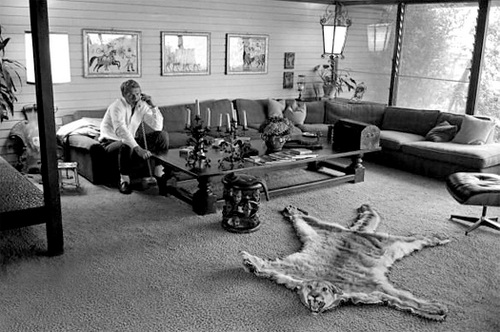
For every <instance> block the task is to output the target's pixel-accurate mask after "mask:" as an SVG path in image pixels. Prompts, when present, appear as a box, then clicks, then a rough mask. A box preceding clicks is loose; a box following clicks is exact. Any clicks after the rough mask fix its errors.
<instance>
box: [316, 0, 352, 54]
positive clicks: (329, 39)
mask: <svg viewBox="0 0 500 332" xmlns="http://www.w3.org/2000/svg"><path fill="white" fill-rule="evenodd" d="M334 6H335V9H334V10H329V8H330V6H328V7H327V8H326V11H325V15H324V16H323V17H322V18H321V19H320V23H321V28H322V31H323V55H328V56H330V57H331V56H333V57H339V56H341V55H342V53H343V52H344V47H345V42H346V40H347V30H348V28H349V26H350V25H351V19H350V18H349V17H348V14H347V10H346V9H345V8H344V6H343V5H342V4H340V3H338V2H336V3H335V4H334Z"/></svg>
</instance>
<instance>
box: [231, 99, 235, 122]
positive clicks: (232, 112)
mask: <svg viewBox="0 0 500 332" xmlns="http://www.w3.org/2000/svg"><path fill="white" fill-rule="evenodd" d="M231 117H232V118H233V120H235V121H236V110H235V109H234V105H233V104H232V103H231Z"/></svg>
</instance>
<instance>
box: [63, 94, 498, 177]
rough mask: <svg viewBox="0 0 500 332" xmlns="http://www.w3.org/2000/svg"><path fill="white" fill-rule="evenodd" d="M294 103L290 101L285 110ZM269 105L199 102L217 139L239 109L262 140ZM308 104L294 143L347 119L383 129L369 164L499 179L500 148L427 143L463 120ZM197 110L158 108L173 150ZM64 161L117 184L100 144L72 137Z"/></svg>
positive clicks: (369, 106) (341, 102)
mask: <svg viewBox="0 0 500 332" xmlns="http://www.w3.org/2000/svg"><path fill="white" fill-rule="evenodd" d="M292 103H294V100H293V99H287V100H285V105H286V107H288V106H290V105H292ZM268 104H269V100H268V99H244V98H238V99H235V100H233V101H231V100H229V99H219V100H206V101H202V102H200V117H201V119H202V120H203V121H206V119H207V112H208V111H207V110H208V109H210V115H211V117H210V127H211V135H212V136H214V137H217V136H220V133H218V132H215V130H216V129H217V126H218V125H219V121H220V119H221V118H222V125H223V128H221V129H222V130H225V128H226V115H227V114H229V115H231V114H232V110H233V108H234V109H235V111H236V113H237V118H238V121H239V123H240V124H241V123H242V119H243V112H245V113H246V116H247V124H248V129H247V130H246V131H244V132H241V134H242V135H244V136H249V137H252V138H259V137H260V133H259V132H258V128H259V126H260V124H261V123H262V122H263V121H264V120H265V119H266V118H267V117H268V116H269V110H268ZM305 105H306V116H305V120H304V123H301V124H296V128H295V131H294V132H293V133H292V138H300V137H301V136H302V132H306V131H307V132H321V133H322V134H323V135H326V133H327V131H328V126H329V125H331V124H334V123H336V122H337V121H338V120H339V119H342V118H347V119H352V120H356V121H361V122H365V123H368V124H372V125H376V126H377V127H379V128H380V129H381V132H380V145H381V147H382V150H381V151H380V152H377V153H373V154H369V155H367V156H366V157H367V158H369V159H370V160H373V161H376V162H379V163H383V164H386V165H389V166H392V167H397V168H402V169H405V170H408V171H411V172H415V173H419V174H423V175H426V176H431V177H437V178H444V177H446V176H448V175H449V174H451V173H454V172H458V171H473V172H492V173H497V174H500V143H492V142H491V141H490V142H488V144H484V145H468V144H458V143H453V142H440V143H436V142H430V141H426V139H425V136H426V134H427V133H428V132H429V131H430V130H431V129H432V128H433V127H434V126H436V125H437V124H438V123H440V122H442V121H445V120H446V121H448V122H449V123H451V124H453V125H457V126H458V127H460V126H461V123H462V121H463V118H464V115H459V114H451V113H447V112H441V111H439V110H421V109H411V108H401V107H392V106H387V105H384V104H380V103H372V102H352V101H350V100H346V99H334V100H319V101H309V102H305ZM195 106H196V105H195V103H191V104H178V105H170V106H161V107H159V108H160V111H161V112H162V114H163V116H164V129H166V130H167V131H168V133H169V137H170V147H171V148H178V147H182V146H185V145H186V142H187V139H188V137H189V136H188V135H187V133H186V131H185V124H186V119H187V114H188V113H187V108H189V109H191V115H192V121H193V118H194V115H195V111H196V108H195ZM104 112H105V109H101V110H92V111H77V112H75V113H74V114H73V116H71V117H67V118H65V119H63V123H68V122H70V121H74V120H76V119H80V118H82V117H93V118H102V117H103V116H104ZM221 115H222V116H221ZM240 128H241V127H240ZM65 158H66V160H68V161H77V162H78V171H79V173H80V174H81V175H82V176H84V177H85V178H87V179H88V180H90V181H91V182H92V183H109V182H110V181H111V182H112V181H115V180H116V179H117V176H118V172H117V167H118V166H117V165H115V166H113V167H109V165H113V163H115V164H116V158H111V159H112V160H110V159H109V158H108V156H106V155H105V153H104V150H103V149H102V147H101V146H100V144H99V143H98V142H97V140H95V139H92V138H90V137H86V136H83V135H71V136H69V138H68V140H67V141H66V143H65ZM107 170H109V171H107ZM141 175H142V176H146V175H147V174H146V173H145V167H141V168H139V169H138V170H137V174H134V176H141ZM116 181H117V180H116Z"/></svg>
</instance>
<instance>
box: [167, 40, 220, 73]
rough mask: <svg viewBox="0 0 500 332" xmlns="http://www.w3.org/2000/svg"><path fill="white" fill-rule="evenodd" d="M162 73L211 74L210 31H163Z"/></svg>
mask: <svg viewBox="0 0 500 332" xmlns="http://www.w3.org/2000/svg"><path fill="white" fill-rule="evenodd" d="M161 52H162V57H161V58H162V61H161V74H162V75H164V76H174V75H209V74H210V33H209V32H176V31H173V32H167V31H162V32H161Z"/></svg>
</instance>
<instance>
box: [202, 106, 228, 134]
mask: <svg viewBox="0 0 500 332" xmlns="http://www.w3.org/2000/svg"><path fill="white" fill-rule="evenodd" d="M231 105H232V103H231V101H230V100H229V99H218V100H205V101H203V102H201V103H200V113H201V114H200V116H201V118H202V119H203V121H207V113H208V109H209V108H210V127H217V126H219V121H220V122H221V125H222V126H226V125H227V123H226V122H227V121H226V114H229V116H231V112H232V108H231Z"/></svg>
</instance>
